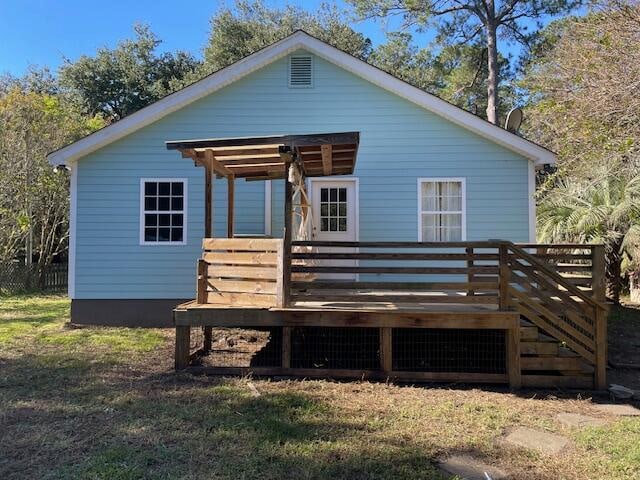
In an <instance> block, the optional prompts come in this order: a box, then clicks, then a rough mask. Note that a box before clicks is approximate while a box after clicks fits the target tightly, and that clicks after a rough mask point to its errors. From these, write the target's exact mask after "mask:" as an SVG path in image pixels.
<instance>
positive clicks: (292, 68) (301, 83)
mask: <svg viewBox="0 0 640 480" xmlns="http://www.w3.org/2000/svg"><path fill="white" fill-rule="evenodd" d="M312 86H313V59H312V57H311V55H295V56H291V57H289V87H291V88H309V87H312Z"/></svg>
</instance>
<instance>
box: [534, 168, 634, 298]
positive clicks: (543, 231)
mask: <svg viewBox="0 0 640 480" xmlns="http://www.w3.org/2000/svg"><path fill="white" fill-rule="evenodd" d="M600 173H601V174H600V175H597V179H596V180H594V181H582V182H575V181H560V182H558V184H557V186H556V187H555V188H554V189H553V190H551V191H550V192H548V193H546V194H545V195H544V196H543V197H542V200H541V202H540V205H539V208H538V237H539V240H541V241H548V242H563V241H570V242H596V243H603V244H604V246H605V263H606V276H607V295H608V296H609V297H610V298H611V299H612V300H613V301H614V302H616V303H618V302H619V300H620V290H621V286H622V283H621V281H622V280H621V273H622V271H621V267H622V259H623V254H624V253H625V252H626V253H627V255H629V256H630V257H632V258H633V257H635V256H636V253H637V248H638V245H639V244H638V239H639V236H640V177H638V176H635V177H631V178H628V177H627V178H625V177H624V176H620V175H613V174H611V173H610V172H602V171H600Z"/></svg>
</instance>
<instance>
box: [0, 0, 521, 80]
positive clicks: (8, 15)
mask: <svg viewBox="0 0 640 480" xmlns="http://www.w3.org/2000/svg"><path fill="white" fill-rule="evenodd" d="M321 2H322V0H265V3H266V4H267V5H269V6H277V7H282V6H284V5H285V4H286V3H290V4H293V5H298V6H300V7H302V8H304V9H306V10H311V11H313V10H316V9H317V8H318V6H319V4H320V3H321ZM336 3H337V4H338V5H339V6H343V7H344V6H345V3H344V0H337V1H336ZM233 4H234V1H233V0H126V1H125V0H108V1H95V0H94V1H91V0H0V74H2V73H10V74H12V75H15V76H20V75H22V74H23V73H25V71H26V70H27V68H28V67H29V66H30V65H33V66H38V67H44V66H48V67H50V68H51V70H52V71H53V72H55V71H56V70H57V68H58V67H59V66H60V65H61V64H62V62H63V59H64V58H68V59H70V60H72V61H73V60H75V59H77V58H78V57H79V56H80V55H83V54H86V55H94V54H95V52H96V50H97V49H98V48H100V47H103V46H107V47H114V46H116V45H117V44H118V42H119V41H121V40H123V39H125V38H132V37H133V35H134V34H133V25H134V24H136V23H145V24H147V25H149V26H150V27H151V30H152V31H153V32H154V33H155V34H156V35H157V36H158V37H159V38H160V39H161V40H162V41H163V43H162V45H161V47H160V50H161V51H175V50H186V51H188V52H190V53H192V54H193V55H195V56H197V57H199V58H200V57H201V56H202V48H203V46H204V45H205V42H206V41H207V37H208V33H209V20H210V18H211V17H212V16H213V15H214V14H215V13H216V12H217V11H219V10H220V9H223V8H225V7H229V6H233ZM352 26H353V28H354V29H355V30H357V31H359V32H362V33H363V34H365V35H366V36H367V37H369V38H370V39H371V40H372V42H373V44H374V46H375V45H378V44H380V43H382V42H384V39H385V34H386V32H387V31H394V30H397V29H398V27H399V19H396V20H395V21H392V22H391V23H380V22H376V21H367V22H353V24H352ZM414 38H415V39H416V40H418V41H419V42H420V43H427V41H428V38H429V37H428V36H427V35H423V36H422V37H421V36H417V37H414ZM506 50H507V51H509V52H510V53H514V54H517V53H518V51H517V47H514V46H510V47H509V46H508V47H507V48H506Z"/></svg>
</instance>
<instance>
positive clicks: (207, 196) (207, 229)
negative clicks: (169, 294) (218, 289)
mask: <svg viewBox="0 0 640 480" xmlns="http://www.w3.org/2000/svg"><path fill="white" fill-rule="evenodd" d="M204 237H205V238H211V237H213V167H212V165H211V164H210V163H209V162H205V164H204ZM201 269H204V270H203V271H201ZM206 269H207V265H206V263H205V262H203V261H201V262H200V263H198V278H199V280H198V282H199V283H198V303H207V274H208V272H207V271H206ZM201 276H202V279H200V277H201ZM211 335H212V332H211V327H204V328H203V329H202V338H203V339H204V340H203V345H202V350H203V351H204V352H209V351H211ZM176 341H177V339H176ZM176 359H177V357H176ZM176 362H177V360H176Z"/></svg>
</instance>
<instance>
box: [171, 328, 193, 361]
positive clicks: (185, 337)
mask: <svg viewBox="0 0 640 480" xmlns="http://www.w3.org/2000/svg"><path fill="white" fill-rule="evenodd" d="M190 349H191V327H189V326H186V325H180V326H176V344H175V353H174V360H175V369H176V370H182V369H185V368H187V367H188V366H189V354H190V353H191V352H190Z"/></svg>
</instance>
